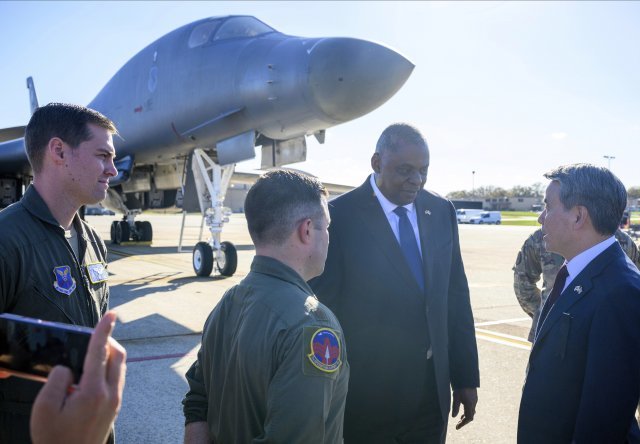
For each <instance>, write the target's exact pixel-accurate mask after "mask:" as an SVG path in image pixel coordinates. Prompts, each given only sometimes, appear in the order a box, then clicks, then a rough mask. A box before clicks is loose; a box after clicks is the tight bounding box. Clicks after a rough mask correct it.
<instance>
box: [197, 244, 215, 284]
mask: <svg viewBox="0 0 640 444" xmlns="http://www.w3.org/2000/svg"><path fill="white" fill-rule="evenodd" d="M211 270H213V250H212V249H211V245H209V244H208V243H207V242H198V243H197V244H196V246H195V247H194V248H193V271H195V272H196V276H203V277H207V276H209V275H211Z"/></svg>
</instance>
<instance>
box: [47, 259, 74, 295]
mask: <svg viewBox="0 0 640 444" xmlns="http://www.w3.org/2000/svg"><path fill="white" fill-rule="evenodd" d="M53 275H54V276H55V277H56V280H55V281H54V282H53V288H55V289H56V290H57V291H58V292H60V293H63V294H66V295H67V296H69V295H70V294H71V293H73V290H75V289H76V280H75V279H74V278H73V276H71V268H70V267H69V266H68V265H60V266H59V267H55V268H54V269H53Z"/></svg>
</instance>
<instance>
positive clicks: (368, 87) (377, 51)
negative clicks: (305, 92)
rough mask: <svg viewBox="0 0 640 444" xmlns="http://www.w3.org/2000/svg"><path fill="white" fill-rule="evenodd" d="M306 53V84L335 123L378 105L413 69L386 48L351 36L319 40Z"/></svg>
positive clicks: (357, 115) (321, 107)
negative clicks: (307, 54)
mask: <svg viewBox="0 0 640 444" xmlns="http://www.w3.org/2000/svg"><path fill="white" fill-rule="evenodd" d="M309 56H310V60H309V86H310V89H311V92H312V94H313V96H314V99H315V102H316V104H317V105H318V106H319V107H320V109H321V110H322V111H323V112H324V113H325V114H326V115H327V116H328V117H330V118H332V119H334V120H336V121H339V122H346V121H348V120H352V119H355V118H356V117H360V116H363V115H364V114H367V113H368V112H370V111H372V110H374V109H376V108H377V107H379V106H380V105H382V104H383V103H384V102H386V101H387V100H388V99H389V98H390V97H391V96H393V95H394V94H395V93H396V92H397V91H398V90H399V89H400V87H402V85H403V84H404V82H405V81H406V80H407V79H408V78H409V75H410V74H411V72H412V71H413V68H414V65H413V64H412V63H411V62H410V61H409V60H407V59H406V58H404V57H403V56H401V55H400V54H398V53H397V52H395V51H393V50H391V49H389V48H386V47H384V46H381V45H378V44H376V43H372V42H367V41H364V40H358V39H352V38H327V39H321V40H319V41H318V42H317V43H316V44H315V45H314V46H313V47H312V48H311V49H310V50H309Z"/></svg>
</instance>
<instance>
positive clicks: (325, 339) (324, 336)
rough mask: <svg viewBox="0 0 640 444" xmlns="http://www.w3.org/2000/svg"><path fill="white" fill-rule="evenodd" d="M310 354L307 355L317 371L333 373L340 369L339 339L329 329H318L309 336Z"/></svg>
mask: <svg viewBox="0 0 640 444" xmlns="http://www.w3.org/2000/svg"><path fill="white" fill-rule="evenodd" d="M310 346H311V353H310V354H308V355H307V357H308V358H309V360H310V361H311V364H313V366H314V367H315V368H317V369H318V370H322V371H323V372H327V373H333V372H335V371H336V370H338V369H339V368H340V365H342V361H341V360H340V347H341V346H340V339H339V338H338V335H337V334H336V333H335V332H334V331H333V330H331V329H329V328H319V329H317V330H316V331H315V333H313V335H312V336H311V344H310Z"/></svg>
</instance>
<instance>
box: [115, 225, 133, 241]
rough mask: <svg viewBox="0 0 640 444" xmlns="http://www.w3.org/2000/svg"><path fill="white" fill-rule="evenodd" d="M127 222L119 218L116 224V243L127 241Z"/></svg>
mask: <svg viewBox="0 0 640 444" xmlns="http://www.w3.org/2000/svg"><path fill="white" fill-rule="evenodd" d="M129 231H130V230H129V223H128V222H127V221H125V220H121V221H120V222H118V224H117V225H116V244H121V243H122V242H127V241H128V240H129V234H130V233H129Z"/></svg>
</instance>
